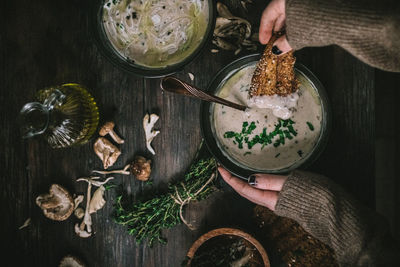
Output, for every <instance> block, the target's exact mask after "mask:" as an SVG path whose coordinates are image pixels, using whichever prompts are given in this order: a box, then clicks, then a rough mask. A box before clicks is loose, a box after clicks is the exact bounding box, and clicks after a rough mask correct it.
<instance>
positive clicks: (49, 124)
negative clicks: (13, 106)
mask: <svg viewBox="0 0 400 267" xmlns="http://www.w3.org/2000/svg"><path fill="white" fill-rule="evenodd" d="M36 99H37V102H31V103H28V104H26V105H25V106H24V107H23V108H22V110H21V119H22V131H23V137H24V138H30V137H33V136H36V135H42V136H43V137H44V138H45V139H46V140H47V142H48V143H49V145H50V146H51V147H53V148H64V147H70V146H73V145H81V144H85V143H86V142H88V141H89V139H90V138H91V137H92V136H93V134H94V133H95V131H96V129H97V126H98V123H99V111H98V107H97V104H96V102H95V100H94V98H93V96H92V95H91V94H90V93H89V92H88V91H87V89H86V88H85V87H83V86H82V85H79V84H76V83H68V84H63V85H60V86H54V87H49V88H45V89H42V90H40V91H38V93H37V95H36Z"/></svg>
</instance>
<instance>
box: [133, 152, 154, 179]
mask: <svg viewBox="0 0 400 267" xmlns="http://www.w3.org/2000/svg"><path fill="white" fill-rule="evenodd" d="M131 173H132V174H133V175H134V176H135V177H136V179H138V180H140V181H147V180H149V178H150V174H151V160H146V159H145V158H144V157H142V156H137V157H135V160H134V161H133V163H132V165H131Z"/></svg>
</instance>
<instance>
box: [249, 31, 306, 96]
mask: <svg viewBox="0 0 400 267" xmlns="http://www.w3.org/2000/svg"><path fill="white" fill-rule="evenodd" d="M278 37H279V36H278V35H276V34H275V35H273V36H272V37H271V39H270V40H269V42H268V44H267V46H266V48H265V51H264V53H263V55H262V57H261V59H260V61H259V62H258V64H257V67H256V70H255V71H254V74H253V77H252V79H251V85H250V96H251V97H252V96H260V95H275V94H277V95H280V96H286V95H289V94H291V93H293V92H296V91H297V89H298V88H299V82H298V81H297V79H296V75H295V72H294V63H295V62H296V58H295V57H294V56H293V51H289V52H287V53H286V54H283V55H280V56H278V55H275V54H274V53H272V46H273V44H274V42H275V41H276V39H277V38H278Z"/></svg>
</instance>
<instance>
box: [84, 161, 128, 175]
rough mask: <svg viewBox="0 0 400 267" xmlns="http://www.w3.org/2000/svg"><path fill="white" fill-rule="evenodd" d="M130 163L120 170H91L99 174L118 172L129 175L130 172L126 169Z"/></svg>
mask: <svg viewBox="0 0 400 267" xmlns="http://www.w3.org/2000/svg"><path fill="white" fill-rule="evenodd" d="M130 166H131V165H130V164H128V165H126V166H125V167H124V168H123V169H122V170H113V171H96V170H94V171H92V172H94V173H99V174H112V173H118V174H124V175H130V174H131V173H130V172H129V171H127V170H128V169H129V167H130Z"/></svg>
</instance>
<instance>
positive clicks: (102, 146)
mask: <svg viewBox="0 0 400 267" xmlns="http://www.w3.org/2000/svg"><path fill="white" fill-rule="evenodd" d="M93 149H94V152H95V153H96V155H97V156H98V157H99V158H100V159H101V161H103V167H104V169H107V168H108V167H111V166H112V165H114V163H115V162H116V161H117V159H118V157H119V155H121V151H120V150H119V149H118V148H117V147H116V146H114V145H113V144H112V143H111V142H110V141H108V140H107V139H106V138H104V137H99V138H98V139H97V140H96V142H95V143H94V146H93Z"/></svg>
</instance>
